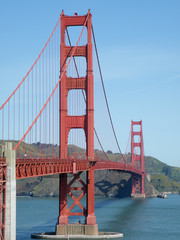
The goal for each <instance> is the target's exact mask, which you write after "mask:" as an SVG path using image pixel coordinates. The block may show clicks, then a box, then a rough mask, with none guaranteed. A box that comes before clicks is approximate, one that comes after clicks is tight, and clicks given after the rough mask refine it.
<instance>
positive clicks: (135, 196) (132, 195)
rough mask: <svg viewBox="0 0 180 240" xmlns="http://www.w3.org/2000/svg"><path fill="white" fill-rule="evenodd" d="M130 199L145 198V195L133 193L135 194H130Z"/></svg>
mask: <svg viewBox="0 0 180 240" xmlns="http://www.w3.org/2000/svg"><path fill="white" fill-rule="evenodd" d="M131 197H133V198H145V197H146V195H145V194H140V193H135V194H131Z"/></svg>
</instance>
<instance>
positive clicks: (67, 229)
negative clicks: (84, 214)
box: [56, 224, 98, 235]
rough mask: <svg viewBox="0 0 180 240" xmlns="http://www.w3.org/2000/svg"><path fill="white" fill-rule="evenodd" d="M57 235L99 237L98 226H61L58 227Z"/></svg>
mask: <svg viewBox="0 0 180 240" xmlns="http://www.w3.org/2000/svg"><path fill="white" fill-rule="evenodd" d="M56 235H98V225H97V224H95V225H86V224H68V225H63V224H62V225H61V224H60V225H57V226H56Z"/></svg>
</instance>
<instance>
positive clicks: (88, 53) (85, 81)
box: [56, 11, 98, 235]
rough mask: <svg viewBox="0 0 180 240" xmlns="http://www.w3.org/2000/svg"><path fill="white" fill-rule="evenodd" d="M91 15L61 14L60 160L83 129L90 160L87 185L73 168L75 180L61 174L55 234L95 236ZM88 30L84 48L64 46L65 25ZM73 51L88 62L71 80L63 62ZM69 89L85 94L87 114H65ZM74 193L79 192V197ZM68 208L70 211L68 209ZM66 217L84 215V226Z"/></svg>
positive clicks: (64, 156) (87, 155) (88, 159)
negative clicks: (72, 133) (83, 72)
mask: <svg viewBox="0 0 180 240" xmlns="http://www.w3.org/2000/svg"><path fill="white" fill-rule="evenodd" d="M91 17H92V15H91V13H90V11H89V12H88V14H87V15H84V16H78V15H77V14H75V15H74V16H66V15H64V12H63V11H62V14H61V59H60V60H61V63H60V67H61V77H62V80H61V84H60V158H61V159H67V158H68V153H67V147H68V146H67V144H68V134H69V131H70V130H71V129H75V128H76V129H77V128H79V129H83V130H84V133H85V138H86V159H87V161H90V163H91V168H90V169H89V170H88V171H87V179H86V182H83V180H82V179H81V178H80V175H81V172H77V173H76V170H75V169H74V176H73V177H74V178H73V179H72V180H71V181H70V183H68V182H67V174H60V176H59V178H60V190H59V191H60V198H59V201H60V209H59V218H58V223H57V228H56V234H57V235H66V234H67V235H74V234H76V235H77V234H79V235H82V234H83V235H86V234H88V232H89V234H91V235H97V234H98V226H97V224H96V219H95V214H94V79H93V63H92V36H91V35H92V32H91V29H92V22H91ZM86 19H87V22H86V28H87V44H86V45H84V46H77V47H76V50H75V51H74V49H75V46H67V45H66V44H65V42H66V41H65V37H66V36H65V30H66V28H67V27H68V26H83V25H84V23H85V21H86ZM73 51H74V54H73V57H85V58H86V63H87V75H86V77H78V78H70V77H68V76H67V74H66V70H65V69H66V68H65V66H66V61H67V59H68V57H69V56H71V54H72V52H73ZM72 89H74V90H75V89H77V90H78V89H82V90H84V91H85V93H86V114H85V115H83V116H71V115H68V109H67V108H68V104H67V97H68V92H69V91H70V90H72ZM75 181H78V182H79V183H80V184H81V185H82V186H81V187H79V186H78V187H75V186H74V185H73V184H74V182H75ZM74 191H80V192H82V193H81V194H80V196H79V197H76V195H74ZM67 195H69V196H71V197H72V199H73V203H72V204H71V206H70V207H69V206H68V204H67V201H68V198H67ZM84 195H86V207H84V206H82V204H81V202H80V200H81V198H82V197H83V196H84ZM75 206H78V207H79V208H80V209H81V212H73V211H72V209H73V208H74V207H75ZM68 207H69V208H68ZM69 216H85V224H84V225H83V224H69V220H68V218H69Z"/></svg>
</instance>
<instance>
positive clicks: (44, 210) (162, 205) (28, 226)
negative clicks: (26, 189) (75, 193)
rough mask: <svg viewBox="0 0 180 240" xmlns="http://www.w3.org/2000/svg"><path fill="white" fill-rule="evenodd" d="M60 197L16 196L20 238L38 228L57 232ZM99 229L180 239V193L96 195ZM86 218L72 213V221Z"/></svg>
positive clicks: (137, 238)
mask: <svg viewBox="0 0 180 240" xmlns="http://www.w3.org/2000/svg"><path fill="white" fill-rule="evenodd" d="M58 201H59V200H58V198H30V197H17V233H16V239H17V240H30V239H31V234H32V233H35V232H39V233H40V232H54V231H55V225H56V223H57V218H58V211H59V207H58ZM95 214H96V222H97V223H98V227H99V231H106V232H120V233H123V234H124V237H123V238H121V239H124V240H178V239H180V195H168V199H161V198H147V199H132V198H124V199H119V198H99V197H97V198H96V199H95ZM79 220H81V222H83V219H79V218H78V217H73V218H72V219H71V222H72V223H75V222H78V221H79Z"/></svg>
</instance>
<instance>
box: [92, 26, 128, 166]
mask: <svg viewBox="0 0 180 240" xmlns="http://www.w3.org/2000/svg"><path fill="white" fill-rule="evenodd" d="M92 35H93V40H94V47H95V52H96V58H97V62H98V68H99V73H100V78H101V83H102V88H103V92H104V97H105V101H106V106H107V110H108V115H109V119H110V123H111V127H112V130H113V134H114V137H115V141H116V144H117V147H118V149H119V152H120V154H121V157H122V159H123V160H124V162H125V163H127V161H126V160H125V159H124V156H123V154H122V152H121V148H120V146H119V143H118V140H117V136H116V132H115V129H114V125H113V121H112V117H111V113H110V108H109V104H108V100H107V95H106V91H105V87H104V81H103V76H102V71H101V66H100V61H99V56H98V51H97V46H96V40H95V35H94V30H93V26H92Z"/></svg>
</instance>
